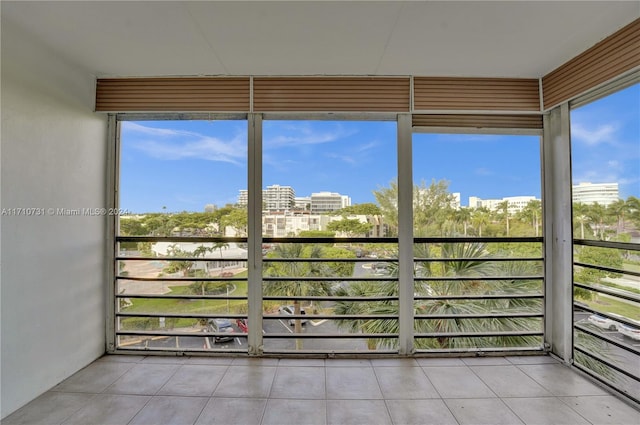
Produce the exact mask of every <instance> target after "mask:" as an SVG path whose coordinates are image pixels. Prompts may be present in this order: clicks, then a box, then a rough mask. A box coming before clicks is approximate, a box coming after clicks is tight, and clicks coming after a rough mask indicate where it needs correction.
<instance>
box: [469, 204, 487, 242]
mask: <svg viewBox="0 0 640 425" xmlns="http://www.w3.org/2000/svg"><path fill="white" fill-rule="evenodd" d="M490 217H491V212H490V211H489V210H488V209H487V208H486V207H478V208H474V210H473V211H472V212H471V223H472V224H473V226H474V227H475V228H476V229H477V234H478V236H479V237H482V228H483V227H485V226H487V225H488V224H489V218H490Z"/></svg>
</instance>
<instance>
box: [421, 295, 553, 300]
mask: <svg viewBox="0 0 640 425" xmlns="http://www.w3.org/2000/svg"><path fill="white" fill-rule="evenodd" d="M520 298H522V299H542V298H544V294H510V295H507V294H488V295H431V296H429V295H425V296H417V295H416V296H414V297H413V299H414V300H416V301H418V300H498V299H520Z"/></svg>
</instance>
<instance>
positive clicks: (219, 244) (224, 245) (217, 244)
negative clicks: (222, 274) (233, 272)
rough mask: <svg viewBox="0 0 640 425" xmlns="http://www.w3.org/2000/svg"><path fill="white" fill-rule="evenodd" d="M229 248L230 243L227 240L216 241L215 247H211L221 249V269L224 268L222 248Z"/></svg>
mask: <svg viewBox="0 0 640 425" xmlns="http://www.w3.org/2000/svg"><path fill="white" fill-rule="evenodd" d="M223 248H224V249H228V248H229V244H228V243H226V242H215V243H214V244H213V247H212V248H211V249H212V250H213V249H219V250H220V271H222V270H224V261H222V249H223Z"/></svg>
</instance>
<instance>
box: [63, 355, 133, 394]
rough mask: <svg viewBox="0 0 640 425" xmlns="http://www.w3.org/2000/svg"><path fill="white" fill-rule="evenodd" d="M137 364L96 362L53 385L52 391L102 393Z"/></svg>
mask: <svg viewBox="0 0 640 425" xmlns="http://www.w3.org/2000/svg"><path fill="white" fill-rule="evenodd" d="M135 365H136V363H124V362H94V363H92V364H90V365H89V366H87V367H85V368H84V369H82V370H80V371H79V372H77V373H75V374H73V375H72V376H70V377H69V378H67V379H66V380H64V381H62V382H61V383H60V384H58V385H56V386H55V387H53V389H52V391H63V392H84V393H101V392H102V391H104V390H105V389H106V388H107V387H109V385H111V384H113V383H114V382H115V381H117V380H118V379H119V378H120V377H121V376H122V375H124V374H125V373H126V372H128V371H129V370H130V369H131V368H132V367H134V366H135Z"/></svg>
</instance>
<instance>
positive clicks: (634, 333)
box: [618, 323, 640, 341]
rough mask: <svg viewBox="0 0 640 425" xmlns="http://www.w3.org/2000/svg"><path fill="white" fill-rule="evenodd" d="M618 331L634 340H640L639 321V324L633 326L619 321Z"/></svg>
mask: <svg viewBox="0 0 640 425" xmlns="http://www.w3.org/2000/svg"><path fill="white" fill-rule="evenodd" d="M618 332H620V333H621V334H622V335H624V336H628V337H629V338H631V339H633V340H636V341H640V323H638V326H631V325H627V324H626V323H619V324H618Z"/></svg>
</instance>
